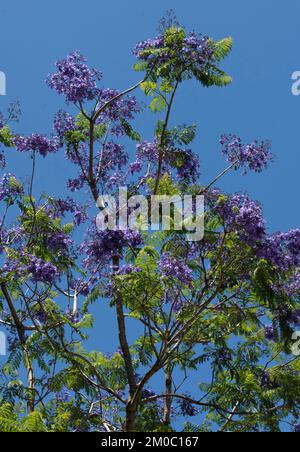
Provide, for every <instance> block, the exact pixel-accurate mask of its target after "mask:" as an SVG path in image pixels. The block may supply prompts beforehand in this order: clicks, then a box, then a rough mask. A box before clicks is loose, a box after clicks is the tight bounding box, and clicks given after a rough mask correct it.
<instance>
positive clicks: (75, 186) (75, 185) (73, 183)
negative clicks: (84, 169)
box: [67, 174, 86, 192]
mask: <svg viewBox="0 0 300 452" xmlns="http://www.w3.org/2000/svg"><path fill="white" fill-rule="evenodd" d="M85 181H86V180H85V177H84V175H82V174H80V175H79V176H78V177H76V178H75V179H69V180H68V182H67V187H68V189H69V190H70V191H71V192H75V191H78V190H81V189H82V188H83V187H84V183H85Z"/></svg>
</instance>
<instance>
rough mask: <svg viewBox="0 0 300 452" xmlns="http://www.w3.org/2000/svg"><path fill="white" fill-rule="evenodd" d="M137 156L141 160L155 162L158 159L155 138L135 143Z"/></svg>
mask: <svg viewBox="0 0 300 452" xmlns="http://www.w3.org/2000/svg"><path fill="white" fill-rule="evenodd" d="M136 149H137V158H138V161H141V162H144V161H146V162H153V161H154V162H155V161H157V159H158V143H157V140H156V139H154V140H153V141H150V142H149V141H143V142H142V143H139V144H137V146H136Z"/></svg>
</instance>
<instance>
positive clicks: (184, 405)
mask: <svg viewBox="0 0 300 452" xmlns="http://www.w3.org/2000/svg"><path fill="white" fill-rule="evenodd" d="M187 397H188V396H187ZM179 408H180V411H181V414H182V416H189V417H194V416H197V414H198V411H197V410H196V408H195V407H194V405H193V403H192V402H191V401H190V400H188V399H183V400H181V401H180V402H179Z"/></svg>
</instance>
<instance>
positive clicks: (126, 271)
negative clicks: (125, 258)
mask: <svg viewBox="0 0 300 452" xmlns="http://www.w3.org/2000/svg"><path fill="white" fill-rule="evenodd" d="M141 271H142V269H141V268H139V267H136V266H134V265H132V264H127V265H123V266H122V267H121V268H120V270H119V271H118V274H119V275H132V274H134V273H140V272H141Z"/></svg>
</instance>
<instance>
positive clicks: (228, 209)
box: [214, 194, 266, 245]
mask: <svg viewBox="0 0 300 452" xmlns="http://www.w3.org/2000/svg"><path fill="white" fill-rule="evenodd" d="M214 211H215V212H216V213H217V214H218V215H219V216H220V217H221V218H222V220H223V221H224V223H225V227H226V229H227V230H228V231H230V232H232V231H233V232H236V233H237V234H238V235H239V236H240V237H241V238H242V240H244V241H245V243H247V244H249V245H253V244H255V243H256V242H258V241H261V240H262V239H263V238H264V237H265V233H266V225H265V221H264V219H263V214H262V208H261V206H260V204H259V203H257V202H255V201H252V200H251V199H250V198H249V196H247V195H240V194H234V195H233V196H231V197H225V196H224V197H222V196H221V198H219V200H218V201H217V203H216V205H215V206H214Z"/></svg>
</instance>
